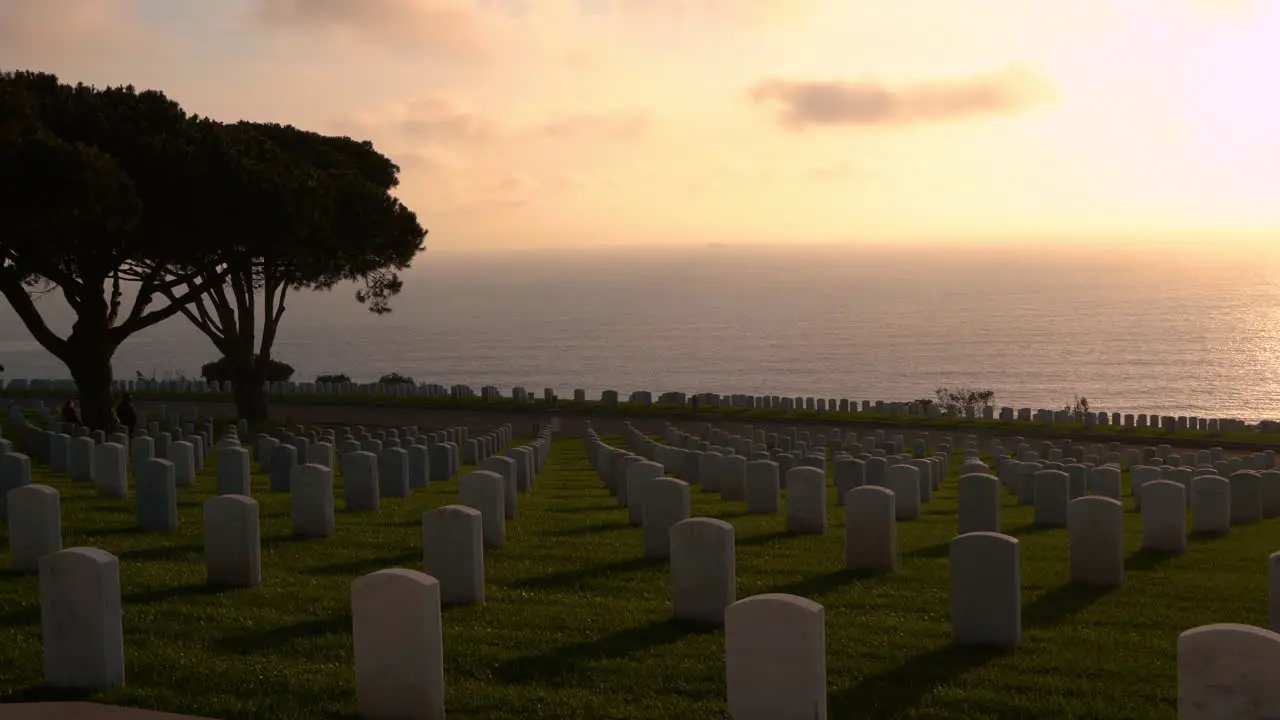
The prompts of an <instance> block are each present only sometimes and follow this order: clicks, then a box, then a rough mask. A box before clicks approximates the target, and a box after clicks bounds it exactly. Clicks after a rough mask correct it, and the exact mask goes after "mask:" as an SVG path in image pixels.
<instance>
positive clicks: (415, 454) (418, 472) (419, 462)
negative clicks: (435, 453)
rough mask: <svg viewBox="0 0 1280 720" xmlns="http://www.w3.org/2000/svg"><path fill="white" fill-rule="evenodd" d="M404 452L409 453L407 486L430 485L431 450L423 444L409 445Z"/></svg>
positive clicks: (422, 486) (421, 486) (420, 486)
mask: <svg viewBox="0 0 1280 720" xmlns="http://www.w3.org/2000/svg"><path fill="white" fill-rule="evenodd" d="M406 452H407V453H408V455H409V487H410V488H425V487H430V485H431V451H430V450H428V449H427V446H425V445H410V446H409V447H408V448H407V449H406Z"/></svg>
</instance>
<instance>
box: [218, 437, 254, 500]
mask: <svg viewBox="0 0 1280 720" xmlns="http://www.w3.org/2000/svg"><path fill="white" fill-rule="evenodd" d="M250 478H251V475H250V471H249V451H248V450H245V449H244V448H242V447H229V446H224V447H219V448H218V494H219V495H244V496H246V497H248V496H249V495H252V493H251V492H250Z"/></svg>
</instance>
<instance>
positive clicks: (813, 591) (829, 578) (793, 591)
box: [769, 569, 886, 597]
mask: <svg viewBox="0 0 1280 720" xmlns="http://www.w3.org/2000/svg"><path fill="white" fill-rule="evenodd" d="M884 574H886V573H876V572H870V571H863V570H848V569H844V570H836V571H835V572H829V573H824V574H822V575H815V576H813V577H809V578H805V579H803V580H797V581H795V582H792V583H787V584H786V585H780V586H778V587H776V588H774V589H773V590H770V591H769V592H774V593H786V594H788V595H799V596H801V597H809V596H810V595H822V594H824V593H827V592H830V591H832V590H835V589H838V588H841V587H844V586H846V585H850V584H854V583H856V582H858V581H859V580H869V579H871V578H876V577H880V576H881V575H884Z"/></svg>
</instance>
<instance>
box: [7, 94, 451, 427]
mask: <svg viewBox="0 0 1280 720" xmlns="http://www.w3.org/2000/svg"><path fill="white" fill-rule="evenodd" d="M398 174H399V168H398V167H397V166H396V165H395V163H393V162H392V161H391V160H389V159H388V158H387V157H385V156H383V155H382V154H380V153H379V152H377V151H376V150H375V149H374V147H373V145H372V144H371V143H369V142H361V141H357V140H352V139H350V138H346V137H330V136H325V135H320V134H317V133H313V132H308V131H304V130H300V129H298V128H295V127H292V126H289V125H277V124H270V123H251V122H237V123H230V124H227V123H221V122H218V121H214V120H211V119H208V118H201V117H198V116H190V115H188V114H187V113H186V112H185V111H183V109H182V108H181V107H180V106H179V105H178V104H177V103H176V102H174V101H172V100H170V99H169V98H167V97H165V95H164V94H163V93H160V92H156V91H142V92H139V91H137V90H135V89H134V88H133V87H132V86H126V87H111V88H94V87H89V86H86V85H74V86H72V85H67V84H64V83H61V82H59V80H58V78H57V77H55V76H53V75H49V74H44V73H35V72H16V73H3V74H0V187H3V188H4V191H3V192H0V294H3V295H4V297H5V299H6V300H7V301H8V302H9V303H10V305H12V306H13V308H14V311H15V312H16V313H17V315H18V316H19V317H20V318H21V319H22V321H23V323H24V324H25V325H26V326H27V328H28V330H29V331H30V332H31V333H32V335H33V336H34V337H35V339H36V340H37V341H38V342H40V344H41V345H42V346H43V347H44V348H45V349H46V350H48V351H49V352H50V353H52V354H53V355H55V356H56V357H58V358H59V359H61V360H62V361H63V362H64V363H66V365H67V367H68V370H70V372H71V376H72V378H73V379H74V380H75V382H76V385H77V387H78V389H79V392H80V395H81V405H82V417H83V418H84V420H85V421H86V424H90V425H93V426H95V427H105V425H106V423H107V422H108V420H109V418H110V406H111V397H110V395H111V393H110V385H111V380H112V371H111V358H112V356H113V354H114V352H115V350H116V349H117V348H118V347H119V345H120V343H121V342H123V341H124V340H125V339H126V338H127V337H129V336H130V335H132V334H133V333H135V332H138V331H139V330H142V329H144V328H146V327H149V326H152V325H155V324H156V323H159V322H161V321H163V320H165V319H167V318H170V317H172V316H174V315H176V314H179V313H181V314H183V315H184V316H185V317H186V318H187V319H188V320H190V321H191V322H192V323H193V324H194V325H195V326H196V327H197V328H198V329H199V330H200V331H201V332H203V333H204V334H205V335H206V336H208V337H209V338H210V339H211V340H212V341H213V343H214V345H215V347H217V349H218V350H219V351H220V352H221V353H222V354H223V356H224V357H225V358H226V359H227V364H228V365H229V366H230V368H231V372H230V377H231V379H232V383H233V386H235V388H236V399H237V405H238V406H239V407H240V410H241V414H242V416H243V417H248V418H250V419H259V418H260V417H261V416H263V415H265V395H264V393H263V391H262V384H263V382H264V381H265V380H266V378H267V375H268V370H269V369H270V368H271V357H270V354H271V348H272V346H273V344H274V342H275V338H276V333H277V330H278V328H279V325H280V320H281V317H282V316H283V314H284V311H285V301H286V298H287V297H288V294H289V292H290V291H291V290H294V289H329V288H333V287H334V286H336V285H338V284H339V283H342V282H346V281H354V282H356V283H358V286H359V288H360V289H359V290H358V291H357V293H356V299H357V300H358V301H359V302H362V303H365V304H366V305H367V306H368V307H369V309H370V310H371V311H372V312H374V313H378V314H381V313H385V312H388V311H389V310H390V306H389V302H390V299H391V298H392V297H393V296H394V295H396V294H397V293H399V292H400V289H401V286H402V283H401V280H400V277H399V271H400V270H403V269H404V268H406V267H408V265H409V262H410V261H411V260H412V259H413V257H414V255H416V254H417V253H418V252H419V251H420V250H422V248H423V239H424V237H425V235H426V231H425V230H423V229H422V227H421V225H419V223H418V219H417V217H416V215H414V213H413V212H412V211H410V210H409V209H408V208H406V207H405V206H404V205H403V203H401V202H400V201H399V200H398V199H396V198H395V197H394V196H393V195H391V190H392V189H393V188H395V187H396V185H397V182H398ZM129 284H132V285H133V289H134V292H133V293H132V294H133V295H134V300H133V302H132V303H126V302H125V300H124V298H125V296H126V292H125V289H126V288H125V286H126V285H129ZM55 289H56V290H58V291H60V292H61V293H62V295H63V296H64V297H65V298H66V301H67V303H68V304H69V305H70V307H71V309H72V310H73V312H74V313H75V321H74V323H73V326H72V330H71V332H70V333H69V334H68V335H67V336H66V337H65V338H63V337H58V336H57V335H56V334H55V333H54V332H53V331H52V330H51V329H50V328H49V326H48V324H47V323H46V322H45V320H44V318H43V316H42V315H41V313H40V309H39V307H38V306H37V304H36V300H37V299H38V297H39V296H40V294H42V293H45V292H49V291H52V290H55ZM126 305H127V307H126ZM259 312H261V315H262V320H261V323H260V326H259V321H258V319H257V317H258V314H259ZM259 327H260V332H259Z"/></svg>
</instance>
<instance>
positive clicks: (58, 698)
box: [0, 685, 98, 717]
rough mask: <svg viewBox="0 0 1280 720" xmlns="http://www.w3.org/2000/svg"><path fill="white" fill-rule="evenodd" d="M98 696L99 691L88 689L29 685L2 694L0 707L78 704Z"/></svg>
mask: <svg viewBox="0 0 1280 720" xmlns="http://www.w3.org/2000/svg"><path fill="white" fill-rule="evenodd" d="M97 694H98V691H96V690H89V689H86V688H69V687H54V686H52V685H29V686H27V687H24V688H18V689H16V690H10V691H8V692H4V693H0V705H7V704H9V703H35V702H78V701H84V700H89V699H90V698H92V697H93V696H94V695H97ZM3 715H4V712H3V710H0V717H2V716H3Z"/></svg>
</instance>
